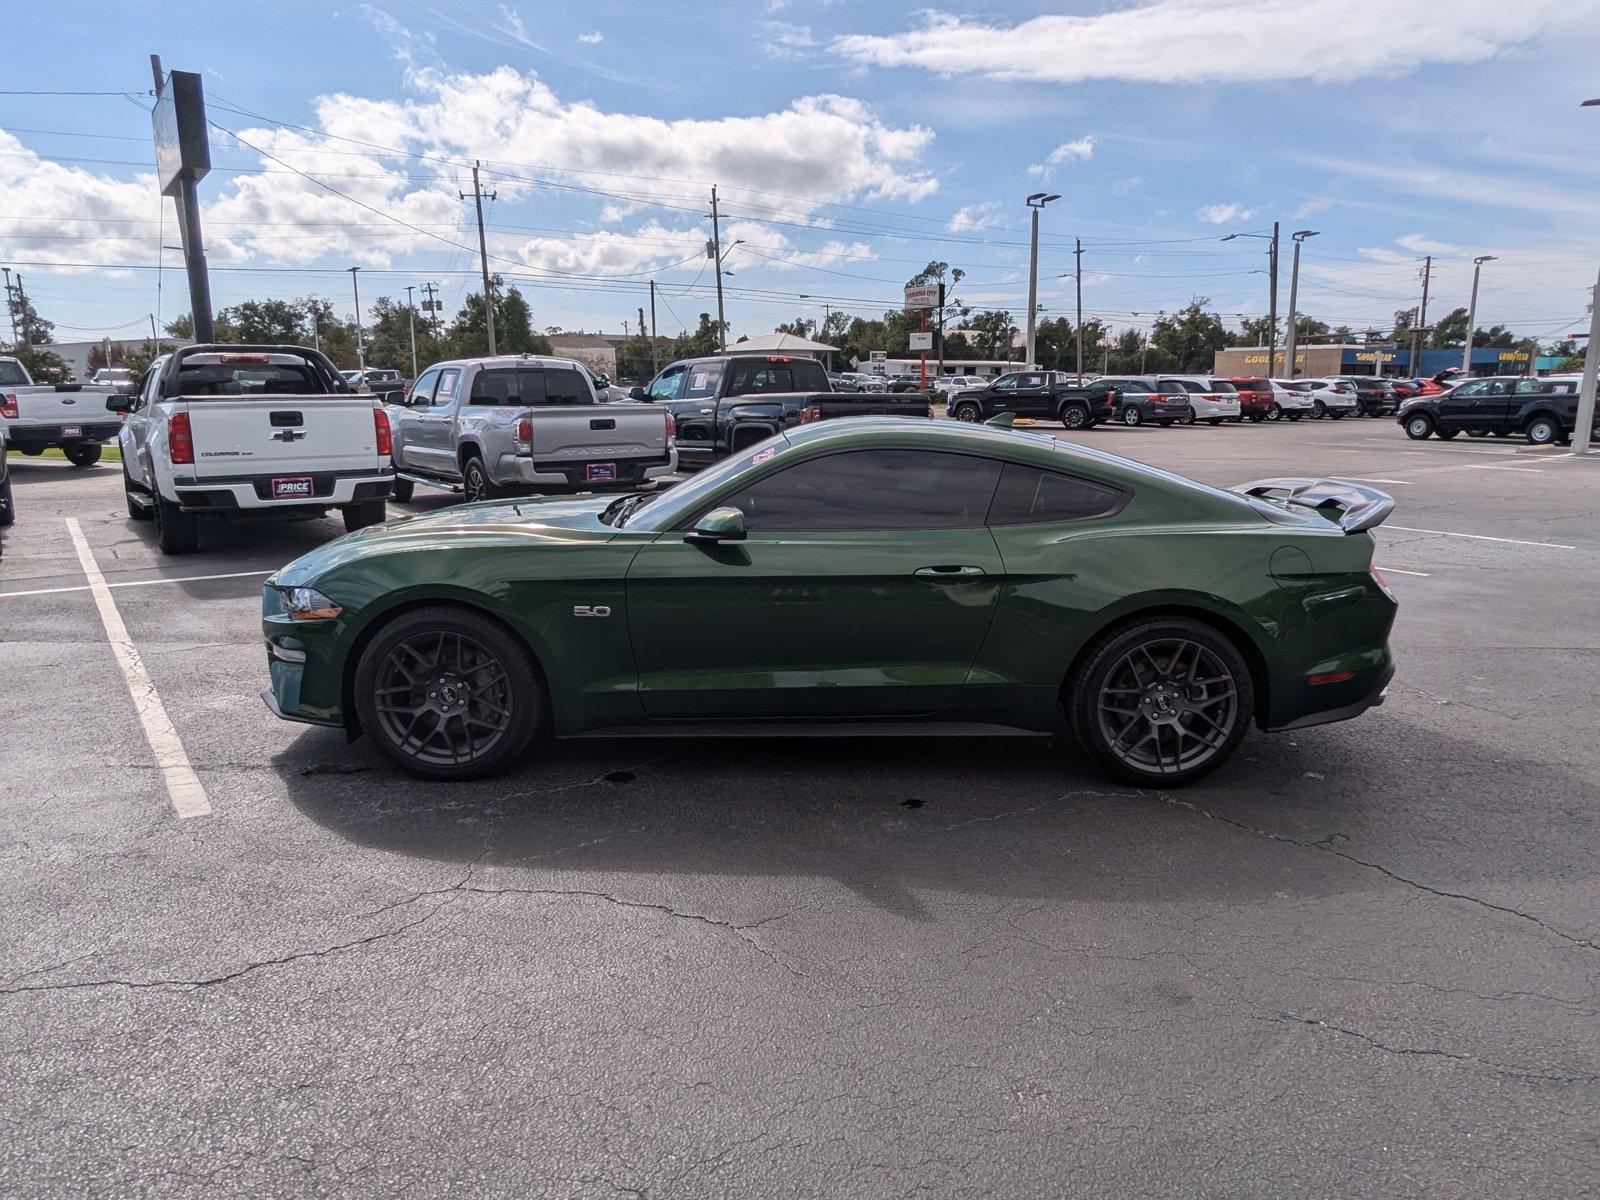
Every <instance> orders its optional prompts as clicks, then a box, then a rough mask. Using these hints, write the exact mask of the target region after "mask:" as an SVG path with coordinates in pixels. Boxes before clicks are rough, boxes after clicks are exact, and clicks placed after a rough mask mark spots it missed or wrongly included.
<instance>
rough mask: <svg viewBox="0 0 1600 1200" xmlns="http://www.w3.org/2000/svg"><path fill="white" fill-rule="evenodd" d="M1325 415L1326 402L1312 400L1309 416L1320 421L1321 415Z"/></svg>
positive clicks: (1326, 410) (1326, 412)
mask: <svg viewBox="0 0 1600 1200" xmlns="http://www.w3.org/2000/svg"><path fill="white" fill-rule="evenodd" d="M1327 415H1328V406H1327V405H1326V404H1324V403H1323V402H1322V401H1321V400H1313V401H1312V402H1311V416H1312V419H1314V420H1317V421H1320V420H1322V418H1323V417H1325V416H1327Z"/></svg>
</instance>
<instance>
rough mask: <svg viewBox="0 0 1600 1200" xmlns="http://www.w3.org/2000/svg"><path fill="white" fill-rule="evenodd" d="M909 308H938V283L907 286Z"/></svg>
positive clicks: (907, 305) (907, 304)
mask: <svg viewBox="0 0 1600 1200" xmlns="http://www.w3.org/2000/svg"><path fill="white" fill-rule="evenodd" d="M905 306H906V307H907V308H938V307H939V285H938V284H937V283H918V284H907V285H906V305H905Z"/></svg>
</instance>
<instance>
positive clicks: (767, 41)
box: [756, 21, 817, 62]
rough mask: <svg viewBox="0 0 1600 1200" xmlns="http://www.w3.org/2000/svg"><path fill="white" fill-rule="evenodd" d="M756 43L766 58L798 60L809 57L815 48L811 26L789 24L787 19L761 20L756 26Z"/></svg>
mask: <svg viewBox="0 0 1600 1200" xmlns="http://www.w3.org/2000/svg"><path fill="white" fill-rule="evenodd" d="M756 44H757V45H758V46H760V47H761V53H763V54H765V55H766V56H767V57H768V58H776V59H780V60H783V61H785V62H798V61H799V60H800V59H803V58H810V57H811V52H812V51H813V50H815V49H816V48H817V41H816V39H815V38H813V37H812V36H811V26H809V25H791V24H790V23H789V22H787V21H762V22H760V23H759V24H758V25H757V26H756Z"/></svg>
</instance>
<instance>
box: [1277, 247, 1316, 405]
mask: <svg viewBox="0 0 1600 1200" xmlns="http://www.w3.org/2000/svg"><path fill="white" fill-rule="evenodd" d="M1289 236H1290V237H1292V238H1293V239H1294V265H1293V266H1291V267H1290V268H1289V328H1288V329H1287V330H1286V331H1285V333H1284V344H1283V349H1284V355H1283V356H1284V358H1285V359H1287V360H1288V361H1287V362H1286V363H1284V369H1285V370H1287V371H1288V373H1289V378H1290V379H1293V378H1294V377H1295V369H1294V344H1295V341H1296V340H1297V338H1296V335H1297V333H1298V332H1299V331H1298V330H1296V329H1295V305H1296V304H1297V303H1298V302H1299V300H1300V296H1299V291H1300V243H1301V242H1303V241H1305V240H1306V239H1307V238H1314V237H1316V236H1317V231H1316V230H1315V229H1301V230H1297V231H1296V232H1294V233H1292V234H1290V235H1289Z"/></svg>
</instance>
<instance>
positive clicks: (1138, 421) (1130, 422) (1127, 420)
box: [1118, 404, 1144, 429]
mask: <svg viewBox="0 0 1600 1200" xmlns="http://www.w3.org/2000/svg"><path fill="white" fill-rule="evenodd" d="M1118 420H1120V421H1121V422H1122V423H1123V424H1124V425H1126V426H1128V428H1130V429H1132V428H1133V427H1134V426H1135V425H1143V424H1144V413H1143V412H1142V411H1141V410H1140V409H1139V408H1138V407H1137V406H1135V405H1132V404H1130V405H1128V406H1127V407H1126V408H1124V409H1123V410H1122V415H1121V416H1120V417H1119V418H1118Z"/></svg>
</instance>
